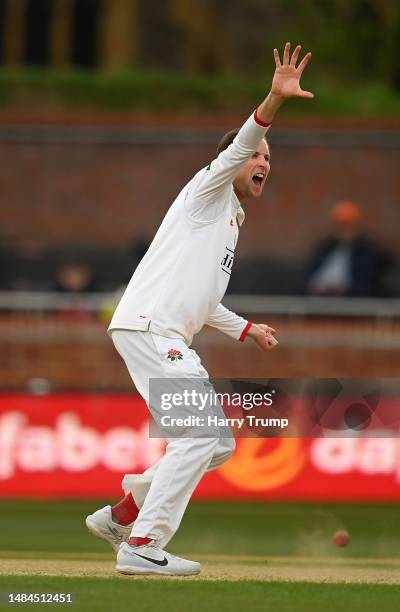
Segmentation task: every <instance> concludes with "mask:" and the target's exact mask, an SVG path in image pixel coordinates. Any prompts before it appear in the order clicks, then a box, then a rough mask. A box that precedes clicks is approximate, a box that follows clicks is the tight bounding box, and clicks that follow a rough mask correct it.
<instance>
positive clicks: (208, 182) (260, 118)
mask: <svg viewBox="0 0 400 612" xmlns="http://www.w3.org/2000/svg"><path fill="white" fill-rule="evenodd" d="M300 50H301V46H300V45H298V46H297V47H296V48H295V50H294V51H293V54H292V56H291V57H290V43H286V45H285V49H284V52H283V58H282V62H281V61H280V57H279V53H278V51H277V49H274V57H275V73H274V76H273V79H272V85H271V89H270V91H269V93H268V95H267V97H266V98H265V100H264V101H263V102H262V103H261V104H260V105H259V106H258V108H257V109H256V111H255V112H254V113H253V114H252V115H251V116H250V118H249V119H248V120H247V121H246V122H245V124H244V125H243V126H242V128H241V129H240V130H239V132H238V134H237V136H236V137H235V139H234V141H233V143H232V144H231V145H229V147H227V149H225V150H224V151H222V153H220V155H219V156H218V157H217V158H216V159H215V160H213V161H212V162H211V163H210V164H209V166H208V167H207V170H203V171H200V173H199V174H198V175H197V176H196V177H195V179H194V182H193V189H192V196H193V201H192V206H193V209H194V210H195V209H198V208H199V207H200V206H204V205H207V204H208V203H210V204H214V205H215V206H218V204H219V203H218V198H217V197H216V196H218V193H220V192H222V191H223V190H224V189H227V188H229V187H230V185H231V184H232V182H233V180H234V179H235V177H236V175H237V174H238V172H239V171H240V169H241V167H242V165H243V164H244V163H245V162H246V161H247V160H248V159H249V158H250V157H251V156H252V155H253V154H254V152H255V151H256V150H257V148H258V146H259V144H260V142H261V140H262V139H263V138H264V136H265V134H266V132H267V130H268V128H269V125H270V124H271V122H272V121H273V119H274V117H275V115H276V113H277V111H278V109H279V108H280V107H281V106H282V104H283V103H284V102H285V101H286V100H287V99H289V98H296V97H300V98H313V97H314V95H313V94H312V93H311V92H309V91H303V90H302V88H301V86H300V79H301V76H302V74H303V71H304V69H305V67H306V65H307V64H308V62H309V61H310V59H311V53H307V54H306V55H305V56H304V58H303V59H302V61H301V62H300V63H299V64H298V65H296V64H297V61H298V58H299V54H300Z"/></svg>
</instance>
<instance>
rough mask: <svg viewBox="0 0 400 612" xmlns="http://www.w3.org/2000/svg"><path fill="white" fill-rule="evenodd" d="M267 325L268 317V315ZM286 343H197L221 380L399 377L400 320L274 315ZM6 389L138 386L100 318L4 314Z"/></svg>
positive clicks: (209, 337) (211, 333)
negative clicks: (39, 381) (41, 382)
mask: <svg viewBox="0 0 400 612" xmlns="http://www.w3.org/2000/svg"><path fill="white" fill-rule="evenodd" d="M263 321H264V322H266V321H265V319H263ZM267 321H268V323H270V324H272V325H273V326H274V327H275V328H276V329H277V331H278V337H279V341H280V345H279V348H277V349H274V350H273V351H271V352H268V353H262V352H261V351H259V350H258V349H257V348H256V347H255V346H254V345H253V343H252V341H251V340H247V341H246V342H245V343H243V344H242V343H239V342H235V341H234V340H232V339H230V338H228V337H227V336H224V335H223V334H221V333H220V332H218V331H215V330H212V329H210V328H208V329H205V330H204V331H202V332H201V334H199V335H198V336H197V337H196V341H195V343H194V348H195V349H196V350H197V351H198V353H199V355H200V356H201V358H202V360H203V363H204V365H205V366H206V368H207V369H208V370H209V373H210V375H211V376H213V377H220V378H229V377H244V378H246V377H247V378H269V377H284V378H290V377H294V378H295V377H299V378H300V377H398V373H399V369H400V326H399V324H398V323H393V322H374V321H365V322H359V323H354V322H350V321H347V322H346V321H344V320H342V321H340V320H339V321H330V322H322V321H318V320H304V321H301V320H296V319H293V320H290V319H277V318H271V317H269V318H267ZM0 342H1V347H2V350H1V353H0V389H5V388H14V389H16V388H18V389H24V388H27V384H28V381H29V380H30V379H32V378H37V377H39V378H45V379H47V380H48V381H49V383H50V385H51V387H52V388H53V389H56V390H57V389H58V390H59V389H65V388H71V387H72V388H76V389H77V388H79V389H92V390H93V389H94V390H118V389H119V390H122V389H127V390H129V389H131V388H132V384H131V381H130V378H129V375H128V373H127V371H126V367H125V365H124V364H123V362H122V360H121V358H120V356H119V355H118V353H117V351H116V350H115V348H114V346H113V344H112V342H111V340H110V339H109V337H108V336H107V334H106V326H105V324H104V323H100V322H98V321H95V320H61V319H58V318H54V317H32V316H21V315H18V316H17V315H13V316H10V317H5V316H4V315H3V316H1V317H0Z"/></svg>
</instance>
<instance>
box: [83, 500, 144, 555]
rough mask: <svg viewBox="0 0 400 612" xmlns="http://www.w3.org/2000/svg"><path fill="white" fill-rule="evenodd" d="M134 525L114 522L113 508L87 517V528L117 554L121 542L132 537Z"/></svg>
mask: <svg viewBox="0 0 400 612" xmlns="http://www.w3.org/2000/svg"><path fill="white" fill-rule="evenodd" d="M132 525H133V523H132V524H131V525H126V526H125V525H118V523H114V521H113V520H112V514H111V506H105V507H104V508H101V509H100V510H97V511H96V512H94V513H93V514H89V516H87V517H86V527H87V528H88V529H89V531H90V532H91V533H93V534H94V535H95V536H97V537H98V538H101V539H102V540H105V541H106V542H108V543H109V544H111V546H112V547H113V549H114V550H115V552H117V550H118V548H119V545H120V544H121V542H126V540H127V539H128V538H129V536H130V535H131V531H132Z"/></svg>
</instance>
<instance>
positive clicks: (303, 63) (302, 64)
mask: <svg viewBox="0 0 400 612" xmlns="http://www.w3.org/2000/svg"><path fill="white" fill-rule="evenodd" d="M311 56H312V53H311V52H308V53H306V55H305V56H304V57H303V59H302V60H301V62H300V64H299V65H298V66H297V70H299V71H300V74H301V73H302V72H303V70H304V68H305V67H306V66H307V64H308V62H309V61H310V59H311Z"/></svg>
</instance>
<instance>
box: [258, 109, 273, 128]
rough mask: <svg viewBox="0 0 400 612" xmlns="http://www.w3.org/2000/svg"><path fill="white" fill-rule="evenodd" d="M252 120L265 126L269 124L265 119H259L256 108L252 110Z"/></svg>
mask: <svg viewBox="0 0 400 612" xmlns="http://www.w3.org/2000/svg"><path fill="white" fill-rule="evenodd" d="M254 121H255V122H256V123H258V125H261V126H262V127H265V128H266V127H269V126H270V125H271V124H270V123H265V121H261V119H260V117H259V116H258V115H257V109H256V110H255V111H254Z"/></svg>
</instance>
